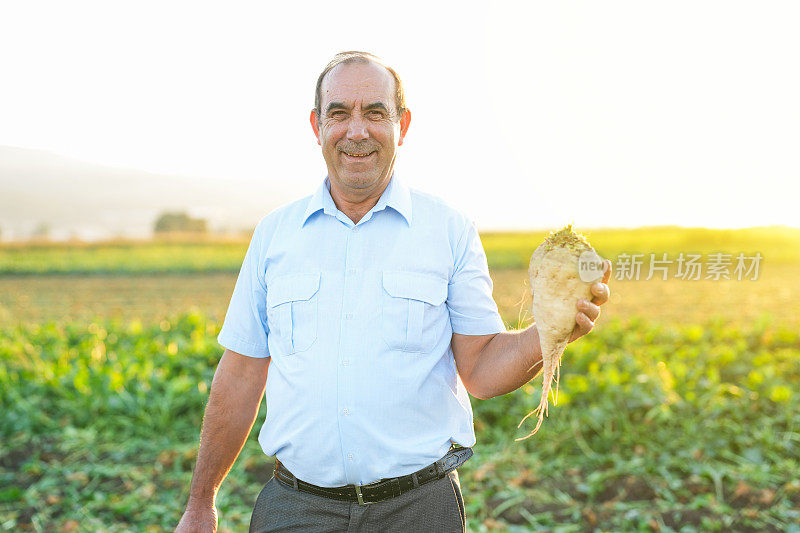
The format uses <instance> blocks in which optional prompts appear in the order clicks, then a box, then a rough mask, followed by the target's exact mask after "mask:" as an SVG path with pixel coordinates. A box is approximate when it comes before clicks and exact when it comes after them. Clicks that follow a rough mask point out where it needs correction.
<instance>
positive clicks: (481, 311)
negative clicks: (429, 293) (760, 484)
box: [447, 221, 506, 335]
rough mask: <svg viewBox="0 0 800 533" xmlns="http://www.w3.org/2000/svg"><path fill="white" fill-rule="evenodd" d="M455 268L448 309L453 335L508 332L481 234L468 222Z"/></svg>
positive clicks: (461, 238) (457, 254)
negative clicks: (494, 296)
mask: <svg viewBox="0 0 800 533" xmlns="http://www.w3.org/2000/svg"><path fill="white" fill-rule="evenodd" d="M454 257H455V267H454V269H453V275H452V277H451V278H450V283H449V285H448V287H447V307H448V310H449V311H450V325H451V326H452V328H453V332H454V333H459V334H461V335H490V334H492V333H500V332H503V331H506V328H505V324H504V323H503V319H502V318H500V313H499V312H498V311H497V304H496V303H495V301H494V299H493V298H492V278H491V277H489V266H488V265H487V263H486V253H485V252H484V251H483V245H482V244H481V240H480V237H479V236H478V230H477V229H475V225H474V224H473V223H472V222H470V221H467V224H466V227H465V228H464V231H463V232H462V234H461V237H460V238H459V241H458V242H457V243H456V246H455V248H454Z"/></svg>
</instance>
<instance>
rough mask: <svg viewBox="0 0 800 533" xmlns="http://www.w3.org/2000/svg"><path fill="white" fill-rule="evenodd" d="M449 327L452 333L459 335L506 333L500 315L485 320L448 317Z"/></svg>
mask: <svg viewBox="0 0 800 533" xmlns="http://www.w3.org/2000/svg"><path fill="white" fill-rule="evenodd" d="M450 326H451V327H452V328H453V333H458V334H459V335H491V334H493V333H503V332H504V331H506V325H505V324H504V323H503V319H502V318H500V315H494V316H489V317H485V318H453V317H450Z"/></svg>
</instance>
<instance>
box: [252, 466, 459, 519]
mask: <svg viewBox="0 0 800 533" xmlns="http://www.w3.org/2000/svg"><path fill="white" fill-rule="evenodd" d="M269 531H297V532H300V531H302V532H308V533H314V532H323V531H324V532H338V531H346V532H362V531H364V532H367V531H375V532H383V531H389V532H391V531H397V532H402V533H415V532H417V531H419V532H431V533H439V532H446V533H449V532H460V533H464V532H465V531H466V514H465V512H464V499H463V498H462V497H461V484H460V483H459V481H458V472H457V471H455V470H453V471H452V472H450V473H449V474H448V475H447V476H445V477H443V478H442V479H439V480H436V481H431V482H430V483H426V484H425V485H420V486H419V487H417V488H414V489H412V490H410V491H408V492H405V493H403V494H401V495H400V496H397V497H395V498H390V499H388V500H384V501H382V502H378V503H371V504H369V505H359V504H358V503H350V502H342V501H339V500H332V499H330V498H325V497H324V496H316V495H314V494H308V493H306V492H300V491H296V490H294V489H292V488H290V487H287V486H285V485H283V484H281V483H280V482H279V481H278V480H277V479H275V478H274V477H273V478H271V479H270V480H269V481H268V482H267V484H266V485H264V488H263V489H262V490H261V493H260V494H259V495H258V498H257V499H256V504H255V507H254V508H253V516H252V518H251V519H250V533H265V532H269Z"/></svg>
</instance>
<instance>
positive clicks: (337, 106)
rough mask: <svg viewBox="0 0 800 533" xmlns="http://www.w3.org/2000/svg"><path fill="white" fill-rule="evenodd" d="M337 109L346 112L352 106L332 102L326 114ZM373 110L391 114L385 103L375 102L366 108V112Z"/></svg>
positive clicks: (326, 109)
mask: <svg viewBox="0 0 800 533" xmlns="http://www.w3.org/2000/svg"><path fill="white" fill-rule="evenodd" d="M336 109H344V110H345V111H346V110H348V109H350V106H347V105H345V104H344V103H342V102H331V103H330V104H328V107H326V108H325V113H330V112H331V111H334V110H336ZM373 109H379V110H381V111H383V112H384V113H388V112H389V110H388V109H386V106H385V105H384V104H383V102H375V103H373V104H368V105H366V106H364V111H370V110H373Z"/></svg>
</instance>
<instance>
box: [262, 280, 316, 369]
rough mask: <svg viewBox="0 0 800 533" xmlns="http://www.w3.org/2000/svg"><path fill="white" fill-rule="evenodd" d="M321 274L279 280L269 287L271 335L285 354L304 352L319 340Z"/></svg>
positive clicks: (268, 300) (268, 301)
mask: <svg viewBox="0 0 800 533" xmlns="http://www.w3.org/2000/svg"><path fill="white" fill-rule="evenodd" d="M319 278H320V275H319V273H309V274H305V273H302V274H286V275H283V276H278V277H277V278H275V279H274V280H272V283H270V284H269V285H268V286H267V303H268V311H267V313H268V318H269V328H270V335H273V334H275V335H277V336H278V341H279V342H278V344H279V345H280V347H281V348H282V349H281V352H283V353H284V354H286V355H289V354H293V353H296V352H303V351H306V350H308V349H309V348H311V345H312V344H314V341H316V340H317V307H318V300H319V296H318V293H319Z"/></svg>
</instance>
